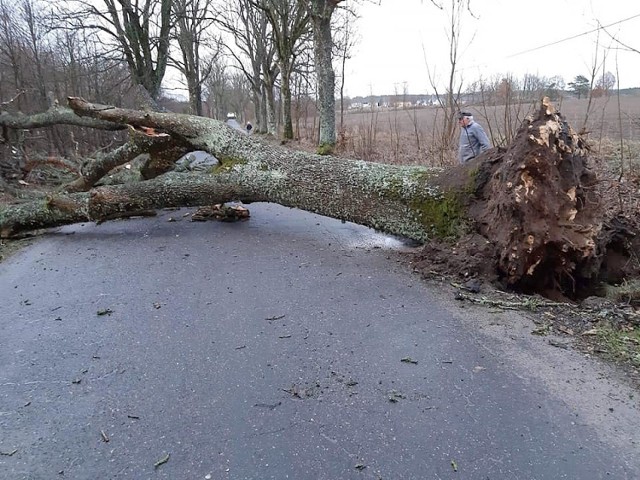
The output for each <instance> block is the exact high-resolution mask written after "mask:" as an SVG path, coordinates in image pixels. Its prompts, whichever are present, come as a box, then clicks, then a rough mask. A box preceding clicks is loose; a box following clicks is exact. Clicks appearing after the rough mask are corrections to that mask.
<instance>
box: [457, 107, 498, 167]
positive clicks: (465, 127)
mask: <svg viewBox="0 0 640 480" xmlns="http://www.w3.org/2000/svg"><path fill="white" fill-rule="evenodd" d="M458 124H459V125H460V147H459V149H458V161H459V162H460V163H467V162H468V161H469V160H471V159H472V158H475V157H477V156H478V155H480V153H481V152H484V151H485V150H488V149H489V148H491V143H490V142H489V138H488V137H487V134H486V133H484V130H483V129H482V127H481V126H480V124H479V123H476V122H475V121H474V120H473V115H471V114H470V113H469V112H460V113H459V114H458Z"/></svg>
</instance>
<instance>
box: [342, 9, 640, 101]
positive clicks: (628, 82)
mask: <svg viewBox="0 0 640 480" xmlns="http://www.w3.org/2000/svg"><path fill="white" fill-rule="evenodd" d="M439 3H443V4H449V3H450V0H439ZM471 7H472V11H473V13H474V14H475V15H476V17H477V18H476V19H474V18H471V17H470V16H469V15H468V14H467V15H465V17H464V19H463V23H462V26H461V27H462V28H461V39H460V44H459V50H460V51H459V60H458V62H459V66H460V72H461V76H462V80H463V82H464V83H465V84H468V83H471V82H473V81H476V80H478V79H480V78H484V79H492V78H494V77H498V76H504V75H505V74H511V75H514V76H515V77H516V78H519V79H521V78H522V77H523V76H524V75H525V74H534V75H537V76H540V77H553V76H556V75H560V76H562V77H563V78H564V80H565V82H566V83H569V82H571V81H573V80H574V78H575V77H576V75H584V76H586V77H588V78H589V77H590V75H591V71H592V69H593V66H594V64H595V65H596V66H597V67H598V71H599V73H600V74H602V69H603V62H604V70H605V71H610V72H611V73H613V74H614V75H615V77H616V78H618V79H619V84H620V87H621V88H626V87H640V53H638V52H629V51H624V50H622V49H621V48H622V47H621V46H620V45H619V44H618V43H616V42H614V41H613V40H612V39H611V36H609V35H608V34H607V33H606V32H605V31H603V30H597V29H598V24H600V25H604V26H607V25H610V24H614V23H615V25H611V26H608V27H607V28H606V31H607V32H609V33H610V34H611V35H613V36H615V37H616V38H618V39H619V40H620V41H621V42H622V43H624V44H626V45H628V46H630V47H633V48H635V49H637V50H639V51H640V36H638V35H637V32H638V31H640V3H636V2H635V1H633V0H536V1H532V2H531V1H526V2H525V1H522V0H471ZM358 11H359V12H360V18H359V19H358V20H357V23H356V29H357V31H358V36H359V40H360V41H359V43H358V45H357V46H356V47H355V50H354V56H353V58H352V59H351V60H349V61H348V63H347V72H346V91H345V94H346V95H348V96H352V97H354V96H357V95H368V94H371V93H373V94H392V93H395V92H398V93H403V92H404V91H405V90H406V91H407V92H408V93H425V92H429V93H430V92H433V88H432V87H431V82H430V80H429V74H428V71H429V70H431V73H432V76H433V77H434V79H435V81H436V83H437V84H438V88H439V89H442V88H443V85H444V83H445V81H446V78H447V75H448V72H449V68H450V67H449V61H448V55H449V41H448V36H447V35H448V34H447V30H448V26H449V22H448V17H447V15H446V14H445V13H444V12H442V11H440V10H438V9H437V8H436V7H435V6H434V5H433V4H432V3H431V1H430V0H382V5H380V6H378V5H374V4H372V3H363V4H360V5H359V6H358ZM618 22H619V23H618ZM594 30H595V31H594Z"/></svg>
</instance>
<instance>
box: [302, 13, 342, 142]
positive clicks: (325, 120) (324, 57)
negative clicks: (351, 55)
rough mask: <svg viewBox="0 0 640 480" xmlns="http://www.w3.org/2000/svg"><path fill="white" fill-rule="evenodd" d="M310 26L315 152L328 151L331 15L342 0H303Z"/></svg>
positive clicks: (332, 122) (331, 134) (331, 132)
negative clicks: (315, 90) (316, 133)
mask: <svg viewBox="0 0 640 480" xmlns="http://www.w3.org/2000/svg"><path fill="white" fill-rule="evenodd" d="M305 1H306V2H307V5H308V8H309V11H310V13H311V23H312V25H313V51H314V57H315V65H316V75H317V84H318V103H319V106H318V110H319V111H320V135H319V138H318V152H319V153H321V154H323V153H331V152H332V151H333V149H334V147H335V144H336V100H335V88H336V75H335V72H334V70H333V53H332V52H333V36H332V32H331V18H332V16H333V12H334V11H335V9H336V8H337V6H338V5H339V4H340V3H342V2H343V1H344V0H305Z"/></svg>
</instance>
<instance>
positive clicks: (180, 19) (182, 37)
mask: <svg viewBox="0 0 640 480" xmlns="http://www.w3.org/2000/svg"><path fill="white" fill-rule="evenodd" d="M212 7H213V6H212V0H174V2H173V14H174V19H175V25H176V28H175V31H174V36H175V38H176V40H177V43H178V46H179V47H180V53H181V58H180V59H177V58H174V59H172V60H173V61H172V65H173V66H174V67H176V68H177V69H178V71H180V73H182V75H183V76H184V78H185V80H186V84H187V91H188V93H189V106H190V109H191V113H193V114H195V115H202V84H203V83H204V82H205V81H206V79H207V77H208V76H209V75H210V73H211V68H212V65H213V59H214V58H215V57H216V56H218V55H219V54H220V42H219V41H218V40H217V39H215V38H212V36H211V35H210V34H209V33H207V32H208V31H209V30H210V29H211V27H212V26H213V23H214V21H213V18H212V15H211V13H212ZM205 49H208V55H207V56H206V57H205V58H207V60H205V61H204V65H203V50H205Z"/></svg>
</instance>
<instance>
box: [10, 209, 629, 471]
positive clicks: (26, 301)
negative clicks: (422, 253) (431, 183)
mask: <svg viewBox="0 0 640 480" xmlns="http://www.w3.org/2000/svg"><path fill="white" fill-rule="evenodd" d="M249 208H250V210H251V212H252V215H253V217H252V219H251V220H250V221H248V222H243V223H236V224H226V223H217V222H207V223H195V222H190V221H189V220H188V218H187V217H186V216H185V215H186V213H188V212H189V211H190V210H177V211H163V212H161V214H160V215H159V216H158V217H157V218H151V219H136V220H129V221H117V222H111V223H106V224H103V225H99V226H94V225H90V224H87V225H75V226H70V227H65V228H63V229H60V230H57V231H54V232H52V233H50V234H47V235H46V236H44V237H43V238H42V239H40V240H39V241H37V242H36V243H35V244H34V245H33V246H31V247H29V248H28V249H27V250H25V251H23V252H20V253H19V254H17V255H16V256H15V257H13V258H10V259H9V260H7V261H6V262H4V263H3V264H0V304H1V305H2V309H1V311H0V432H1V435H0V478H2V479H56V478H60V479H63V478H64V479H147V478H148V479H203V480H207V479H257V480H258V479H260V480H262V479H327V480H329V479H332V480H338V479H482V480H484V479H491V480H496V479H509V480H517V479H523V480H525V479H526V480H532V479H550V480H552V479H553V480H555V479H562V478H567V479H600V478H611V479H626V478H629V479H631V478H640V473H639V471H638V470H637V466H638V459H637V457H636V458H633V455H632V452H633V451H636V452H637V451H638V450H637V449H638V447H637V444H634V443H633V442H635V441H637V438H626V437H624V435H626V433H624V434H623V433H620V438H619V440H620V441H619V442H615V441H609V440H610V439H608V438H604V439H603V437H602V435H599V434H598V430H597V428H596V427H597V425H595V424H594V423H593V422H590V421H589V419H588V418H586V419H585V418H582V416H581V415H582V410H581V409H580V408H578V407H576V406H575V405H570V404H568V403H567V402H566V401H564V400H563V396H562V395H561V394H559V393H558V392H559V391H562V389H563V388H564V387H562V386H560V388H558V386H557V385H556V386H555V387H553V382H550V383H548V382H545V381H543V380H542V379H540V378H537V377H536V374H533V373H531V371H530V370H527V369H525V368H524V367H523V368H519V367H518V365H516V364H514V363H513V362H510V361H509V359H508V358H505V357H503V356H502V355H496V354H495V351H494V350H492V348H493V347H490V346H489V343H490V340H487V339H486V338H483V337H479V336H478V333H477V332H476V331H475V329H474V328H472V324H471V323H469V321H465V320H463V319H461V318H460V317H458V316H457V315H455V314H454V313H453V312H452V310H451V309H450V308H445V307H444V306H443V305H441V303H440V302H439V301H438V299H437V298H436V297H435V296H434V295H432V293H431V292H430V290H429V288H428V286H427V285H426V284H424V283H423V282H422V281H421V280H420V279H419V278H418V276H416V275H414V274H412V273H411V272H410V271H409V269H408V268H407V266H406V265H404V264H403V263H402V262H401V261H400V260H399V253H398V249H402V248H403V246H402V244H401V242H398V241H397V240H395V239H392V238H389V237H385V236H381V235H376V234H374V233H372V232H371V231H370V230H368V229H365V228H362V227H359V226H355V225H352V224H348V223H347V224H343V223H341V222H339V221H335V220H331V219H326V218H324V217H319V216H316V215H313V214H309V213H304V212H300V211H296V210H291V209H286V208H283V207H279V206H277V205H267V204H255V205H250V206H249ZM485 315H487V318H486V319H482V321H485V320H486V322H490V321H491V314H490V313H485ZM496 315H498V316H499V314H496ZM488 342H489V343H488ZM581 401H584V402H588V401H589V399H587V398H585V399H583V400H580V399H579V400H577V402H578V403H579V402H581ZM601 407H602V409H603V410H606V409H607V408H608V405H602V406H601ZM615 407H616V408H618V405H617V404H616V405H615ZM611 411H612V412H613V408H611ZM611 438H615V435H613V436H612V437H611ZM625 445H627V446H628V448H624V446H625Z"/></svg>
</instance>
